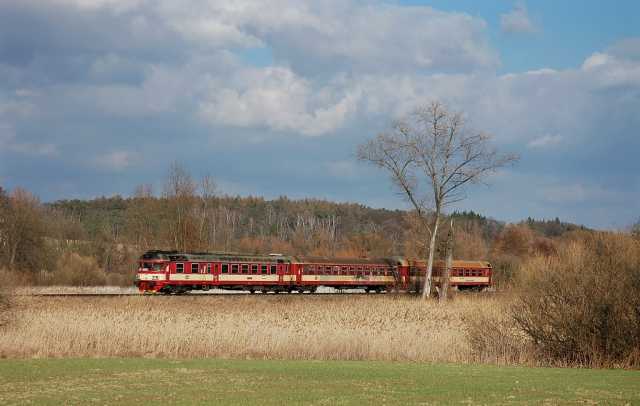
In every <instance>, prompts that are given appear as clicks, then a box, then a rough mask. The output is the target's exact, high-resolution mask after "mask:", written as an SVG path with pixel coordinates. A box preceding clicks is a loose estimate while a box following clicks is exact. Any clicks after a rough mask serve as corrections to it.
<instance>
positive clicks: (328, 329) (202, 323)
mask: <svg viewBox="0 0 640 406" xmlns="http://www.w3.org/2000/svg"><path fill="white" fill-rule="evenodd" d="M504 308H505V304H504V303H503V300H501V299H500V298H496V297H483V296H466V297H464V296H458V297H457V298H456V299H455V300H453V301H451V302H450V303H448V304H447V305H446V306H441V305H438V304H437V303H436V302H433V301H430V302H426V303H425V302H421V301H420V300H418V299H416V298H415V297H409V296H400V295H399V296H395V295H385V296H382V295H379V296H373V295H372V296H364V295H362V296H360V295H358V296H350V295H336V296H297V295H293V296H268V297H264V296H251V297H249V296H232V297H229V296H208V297H142V296H140V297H137V296H134V297H125V298H72V297H71V298H69V297H62V298H60V297H58V298H46V297H18V298H17V299H16V308H15V311H16V312H17V313H16V317H15V321H14V322H13V323H11V324H10V325H9V326H7V328H6V329H5V331H4V334H2V335H0V357H11V358H21V357H115V356H122V357H130V356H143V357H172V358H173V357H176V358H200V357H221V358H264V359H318V360H329V359H340V360H394V361H395V360H410V361H436V362H472V361H475V360H476V358H475V356H474V354H473V351H472V348H471V346H470V345H469V342H468V340H467V336H466V325H465V323H464V321H463V319H464V318H473V317H475V316H477V315H478V314H480V313H481V312H485V313H487V312H488V313H490V314H494V315H497V314H501V313H503V312H504Z"/></svg>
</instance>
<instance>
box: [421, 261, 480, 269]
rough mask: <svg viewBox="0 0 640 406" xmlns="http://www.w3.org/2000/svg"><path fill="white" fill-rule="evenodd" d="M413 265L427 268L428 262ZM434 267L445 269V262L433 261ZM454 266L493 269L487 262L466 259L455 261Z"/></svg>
mask: <svg viewBox="0 0 640 406" xmlns="http://www.w3.org/2000/svg"><path fill="white" fill-rule="evenodd" d="M411 262H412V264H413V265H417V266H427V261H411ZM433 265H434V266H437V267H439V268H440V267H443V266H444V265H445V261H443V260H441V259H439V260H436V261H433ZM452 266H453V267H454V268H491V264H490V263H489V262H487V261H471V260H465V259H454V260H453V264H452Z"/></svg>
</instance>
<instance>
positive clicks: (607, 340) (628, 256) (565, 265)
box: [511, 233, 640, 366]
mask: <svg viewBox="0 0 640 406" xmlns="http://www.w3.org/2000/svg"><path fill="white" fill-rule="evenodd" d="M639 245H640V244H639V243H638V242H637V241H634V240H633V239H632V238H630V237H629V236H627V235H623V234H611V233H599V234H590V235H586V236H583V237H582V238H580V239H578V238H573V239H571V240H570V241H569V242H567V243H566V246H565V247H562V248H561V249H559V250H558V252H559V253H558V255H557V256H553V257H546V258H541V257H538V258H534V259H532V260H530V261H528V262H527V263H526V264H525V265H524V266H523V267H522V269H521V272H520V273H519V277H520V278H521V281H520V287H519V293H518V295H517V299H516V301H515V303H514V305H513V307H512V309H511V314H512V317H513V320H514V321H515V323H516V325H517V326H518V327H519V328H520V329H521V330H522V331H523V332H524V333H525V334H526V335H527V336H528V337H529V338H530V339H531V341H532V343H533V344H534V346H535V347H536V348H537V350H538V351H539V354H544V357H547V358H548V359H549V360H552V361H561V362H568V363H572V364H580V365H588V366H616V365H621V366H630V365H635V366H638V365H640V357H639V355H640V354H639V353H640V350H639V349H640V246H639Z"/></svg>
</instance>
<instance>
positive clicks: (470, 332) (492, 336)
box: [465, 313, 535, 365]
mask: <svg viewBox="0 0 640 406" xmlns="http://www.w3.org/2000/svg"><path fill="white" fill-rule="evenodd" d="M465 325H466V334H467V339H468V341H469V345H470V346H471V353H472V356H473V358H474V361H475V362H481V363H484V362H489V363H496V364H508V365H511V364H522V363H531V362H535V359H534V358H535V356H534V349H533V348H532V346H531V345H530V343H529V341H528V340H527V337H526V336H525V335H524V334H523V333H522V331H521V330H520V329H519V328H518V326H517V325H516V324H515V323H514V321H513V319H511V318H510V317H509V315H508V314H504V313H503V314H501V315H498V314H492V313H482V314H479V315H476V316H474V317H472V318H466V319H465Z"/></svg>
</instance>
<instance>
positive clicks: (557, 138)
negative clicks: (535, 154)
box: [527, 134, 563, 148]
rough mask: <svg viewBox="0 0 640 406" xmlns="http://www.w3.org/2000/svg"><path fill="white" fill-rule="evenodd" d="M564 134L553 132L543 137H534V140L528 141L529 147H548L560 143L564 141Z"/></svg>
mask: <svg viewBox="0 0 640 406" xmlns="http://www.w3.org/2000/svg"><path fill="white" fill-rule="evenodd" d="M562 139H563V138H562V136H561V135H558V134H556V135H553V134H547V135H543V136H541V137H538V138H534V139H533V140H531V141H529V142H528V143H527V147H529V148H546V147H552V146H555V145H558V144H560V143H561V142H562Z"/></svg>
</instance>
